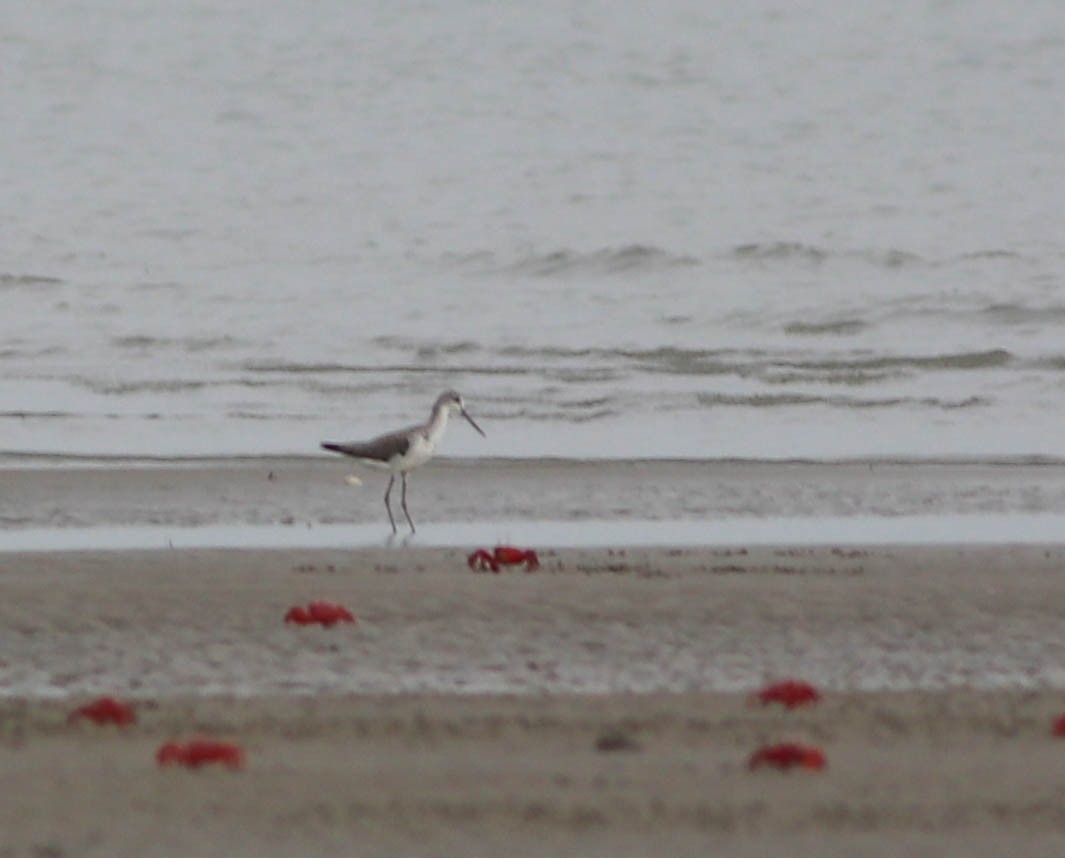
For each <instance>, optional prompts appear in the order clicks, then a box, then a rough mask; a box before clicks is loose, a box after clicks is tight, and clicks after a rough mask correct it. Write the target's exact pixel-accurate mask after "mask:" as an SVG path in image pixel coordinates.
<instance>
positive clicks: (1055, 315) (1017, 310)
mask: <svg viewBox="0 0 1065 858" xmlns="http://www.w3.org/2000/svg"><path fill="white" fill-rule="evenodd" d="M980 314H981V315H982V316H984V317H985V318H987V319H990V320H991V321H992V322H997V323H998V324H1002V325H1026V324H1031V323H1033V322H1055V321H1059V320H1062V319H1065V306H1062V305H1060V304H1057V305H1051V306H1049V307H1026V306H1024V305H1023V304H990V305H989V306H987V307H984V309H983V310H981V311H980Z"/></svg>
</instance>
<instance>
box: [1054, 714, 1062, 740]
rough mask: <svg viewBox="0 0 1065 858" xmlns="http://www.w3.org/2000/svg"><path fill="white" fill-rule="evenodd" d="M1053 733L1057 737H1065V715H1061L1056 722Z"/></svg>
mask: <svg viewBox="0 0 1065 858" xmlns="http://www.w3.org/2000/svg"><path fill="white" fill-rule="evenodd" d="M1053 733H1054V735H1055V736H1059V737H1065V715H1061V716H1059V717H1058V719H1057V720H1056V721H1055V722H1054V727H1053Z"/></svg>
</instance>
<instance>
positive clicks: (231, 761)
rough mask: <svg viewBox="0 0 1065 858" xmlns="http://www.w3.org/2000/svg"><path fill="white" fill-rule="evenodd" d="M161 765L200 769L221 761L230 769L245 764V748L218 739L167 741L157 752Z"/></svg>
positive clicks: (156, 759) (157, 758)
mask: <svg viewBox="0 0 1065 858" xmlns="http://www.w3.org/2000/svg"><path fill="white" fill-rule="evenodd" d="M155 762H156V763H158V764H159V765H160V766H170V765H177V766H185V767H186V768H189V769H198V768H200V766H205V765H207V764H208V763H221V764H222V765H224V766H226V767H228V768H230V769H239V768H243V766H244V749H243V748H242V747H241V746H240V745H235V744H234V743H232V742H220V741H218V740H216V739H192V740H191V741H188V742H167V743H166V744H165V745H163V746H162V747H160V748H159V750H158V751H156V752H155Z"/></svg>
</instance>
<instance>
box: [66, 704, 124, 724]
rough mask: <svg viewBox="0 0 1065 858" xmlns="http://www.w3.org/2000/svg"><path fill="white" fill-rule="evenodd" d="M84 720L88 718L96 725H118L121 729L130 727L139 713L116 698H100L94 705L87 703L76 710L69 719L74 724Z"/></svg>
mask: <svg viewBox="0 0 1065 858" xmlns="http://www.w3.org/2000/svg"><path fill="white" fill-rule="evenodd" d="M82 718H88V719H89V720H90V721H92V722H93V723H95V724H117V725H118V726H119V727H128V726H129V725H130V724H133V723H134V722H135V721H136V720H137V713H135V712H134V711H133V707H132V706H130V705H129V704H128V703H123V702H122V701H121V700H116V699H115V698H114V697H100V698H98V699H96V700H94V701H93V702H92V703H86V704H85V705H84V706H80V707H78V708H77V709H75V710H74V711H73V712H71V713H70V715H69V716H68V717H67V721H68V722H69V723H71V724H73V723H74V722H75V721H79V720H80V719H82Z"/></svg>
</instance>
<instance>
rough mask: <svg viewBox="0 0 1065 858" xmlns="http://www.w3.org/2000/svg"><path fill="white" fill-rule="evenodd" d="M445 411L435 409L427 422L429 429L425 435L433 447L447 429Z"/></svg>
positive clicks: (443, 409) (444, 409)
mask: <svg viewBox="0 0 1065 858" xmlns="http://www.w3.org/2000/svg"><path fill="white" fill-rule="evenodd" d="M447 417H448V414H447V409H446V408H437V409H436V410H435V411H434V412H433V416H432V418H431V419H430V420H429V429H428V431H427V432H426V435H427V436H428V438H429V443H430V444H432V445H433V446H434V447H435V446H436V444H437V442H438V441H439V440H440V438H441V437H442V436H443V434H444V430H445V429H446V428H447Z"/></svg>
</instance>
